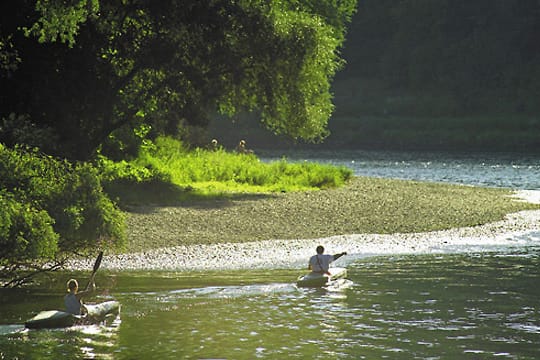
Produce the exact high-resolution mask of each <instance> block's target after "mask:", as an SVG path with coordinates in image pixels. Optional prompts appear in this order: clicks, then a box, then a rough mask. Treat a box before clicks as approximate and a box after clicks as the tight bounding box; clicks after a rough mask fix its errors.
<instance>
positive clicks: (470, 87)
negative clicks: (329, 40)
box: [329, 0, 540, 151]
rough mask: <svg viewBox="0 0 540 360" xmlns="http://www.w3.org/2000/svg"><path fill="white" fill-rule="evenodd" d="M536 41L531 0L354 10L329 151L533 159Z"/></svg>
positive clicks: (374, 0) (387, 1)
mask: <svg viewBox="0 0 540 360" xmlns="http://www.w3.org/2000/svg"><path fill="white" fill-rule="evenodd" d="M538 39H540V2H539V1H537V0H475V1H467V0H405V1H393V0H364V1H361V2H360V4H359V8H358V12H357V14H356V15H355V17H354V18H353V22H352V24H351V28H350V30H349V34H348V40H347V43H346V48H345V49H344V57H345V58H346V60H347V62H348V64H347V66H346V68H345V69H344V71H342V72H341V73H340V74H338V77H337V79H336V82H335V93H336V101H335V103H336V108H337V111H336V113H335V116H334V120H333V121H331V124H330V128H331V130H332V131H333V133H334V135H337V136H332V137H331V138H329V143H330V145H332V144H334V145H336V146H337V145H340V146H349V147H351V146H367V147H370V146H371V147H385V148H388V147H392V148H413V149H414V148H435V149H456V148H461V149H477V150H505V151H538V150H540V142H539V140H538V138H539V136H538V135H540V119H539V118H538V115H539V113H540V102H539V101H538V99H539V98H540V46H539V45H540V44H539V43H538ZM351 128H352V130H353V131H352V132H353V133H356V136H355V137H354V138H353V137H350V136H349V137H347V135H348V134H350V133H351Z"/></svg>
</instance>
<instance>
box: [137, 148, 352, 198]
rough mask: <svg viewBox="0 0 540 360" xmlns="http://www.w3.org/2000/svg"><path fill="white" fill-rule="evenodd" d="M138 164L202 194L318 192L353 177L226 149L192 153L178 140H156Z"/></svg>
mask: <svg viewBox="0 0 540 360" xmlns="http://www.w3.org/2000/svg"><path fill="white" fill-rule="evenodd" d="M135 163H136V164H137V165H138V166H141V167H144V168H149V169H157V170H158V171H159V172H161V173H164V174H166V175H167V176H170V180H171V182H172V183H173V184H176V185H178V186H183V187H185V186H191V187H192V188H194V189H197V190H199V191H202V192H214V191H229V192H276V191H285V192H287V191H296V190H314V189H323V188H329V187H337V186H341V185H343V184H344V183H345V181H347V180H348V179H349V178H350V177H351V176H352V171H351V170H350V169H347V168H345V167H334V166H329V165H321V164H317V163H304V164H292V163H288V162H287V161H286V160H280V161H277V162H273V163H265V162H262V161H261V160H260V159H259V158H258V157H257V156H256V155H254V154H239V153H233V152H227V151H225V150H224V149H222V148H218V149H215V150H206V149H201V148H196V149H194V150H190V151H189V150H187V149H186V148H185V147H183V146H182V144H181V143H180V142H179V141H178V140H174V139H171V138H166V137H161V138H158V139H156V141H155V146H154V147H146V148H144V149H142V150H141V153H140V155H139V157H138V158H137V159H136V160H135Z"/></svg>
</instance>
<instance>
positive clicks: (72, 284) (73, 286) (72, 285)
mask: <svg viewBox="0 0 540 360" xmlns="http://www.w3.org/2000/svg"><path fill="white" fill-rule="evenodd" d="M67 289H68V291H69V292H76V291H77V290H78V289H79V283H78V282H77V280H75V279H69V280H68V282H67Z"/></svg>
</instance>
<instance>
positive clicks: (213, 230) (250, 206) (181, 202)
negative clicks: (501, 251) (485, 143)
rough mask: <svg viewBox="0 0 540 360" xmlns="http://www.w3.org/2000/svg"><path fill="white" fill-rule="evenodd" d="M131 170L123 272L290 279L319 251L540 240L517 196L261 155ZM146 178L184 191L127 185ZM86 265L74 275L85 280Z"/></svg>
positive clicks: (188, 157) (166, 161)
mask: <svg viewBox="0 0 540 360" xmlns="http://www.w3.org/2000/svg"><path fill="white" fill-rule="evenodd" d="M174 154H176V155H174ZM179 155H180V156H179ZM130 166H131V168H129V166H128V167H127V168H129V169H130V171H128V172H127V173H126V174H131V175H127V176H123V177H120V180H121V181H120V182H119V183H117V186H115V185H114V183H113V182H110V183H109V191H112V192H113V193H115V192H116V194H118V196H119V198H121V199H122V200H121V204H122V207H123V209H124V211H126V215H127V216H126V225H127V226H126V228H127V245H126V247H125V248H124V249H122V250H121V251H117V252H116V253H115V254H111V255H109V256H108V257H106V259H107V260H105V262H104V264H105V267H108V268H111V269H117V270H122V269H131V270H134V269H139V270H144V269H153V270H166V269H173V270H175V271H183V270H193V269H199V270H201V269H218V270H219V268H220V266H221V267H226V266H230V267H231V269H235V268H245V267H247V268H251V267H258V266H263V267H269V268H280V267H288V266H290V265H291V264H296V265H300V264H303V260H301V259H304V258H305V257H306V256H309V254H311V253H312V252H313V249H314V248H315V246H316V245H318V243H319V242H324V243H325V244H326V245H327V247H328V249H329V251H332V250H336V251H341V250H340V249H341V248H344V250H347V251H348V252H349V253H350V254H355V253H356V254H359V253H365V252H366V251H368V252H373V253H380V252H383V253H386V252H388V251H396V252H399V251H402V250H403V249H409V250H411V249H414V248H417V249H425V248H426V247H430V246H432V245H433V244H434V243H437V244H439V245H443V244H444V243H445V242H446V243H448V241H447V240H442V239H452V240H451V241H450V243H455V242H456V241H461V240H462V239H463V238H464V237H467V236H474V237H475V238H477V239H483V240H480V242H482V241H485V242H486V243H489V242H490V241H492V240H493V239H495V238H498V237H504V236H505V234H508V233H515V232H516V231H526V230H527V229H535V226H537V225H535V224H537V223H538V222H539V221H538V219H539V218H540V216H539V214H540V203H538V204H535V203H531V202H527V201H517V199H516V198H515V197H513V196H514V195H515V192H514V191H512V190H511V189H500V188H481V187H472V186H463V185H452V184H442V183H430V182H418V181H405V180H392V179H380V178H367V177H355V176H352V172H351V171H350V170H349V169H346V168H336V167H332V166H327V165H320V164H313V163H304V164H290V163H287V161H286V159H282V160H281V161H278V162H275V163H271V164H263V163H261V162H260V161H259V160H258V158H257V157H256V156H255V155H252V154H238V153H234V152H228V151H224V150H223V149H222V148H213V149H212V148H211V149H205V150H204V149H197V150H196V151H193V150H191V151H188V150H186V149H184V148H183V147H182V144H181V143H178V142H177V141H174V140H171V139H164V138H162V139H157V141H156V142H155V147H152V148H149V149H146V150H143V151H142V152H141V153H140V154H139V157H138V158H137V159H135V160H133V161H132V162H131V163H130ZM141 168H144V169H154V170H153V172H154V173H158V174H161V175H160V176H161V178H164V179H168V180H169V182H168V184H169V185H170V184H173V185H174V186H173V187H172V188H171V187H170V186H169V187H163V183H160V182H159V181H158V182H155V181H153V179H151V181H148V179H142V181H135V182H134V181H128V182H127V183H126V181H125V180H126V179H127V180H129V179H131V180H133V176H132V174H133V172H134V171H136V169H141ZM113 172H114V173H115V174H119V173H121V171H119V169H115V170H114V171H113ZM116 179H117V180H118V179H119V177H118V175H116ZM299 184H300V185H299ZM141 186H142V187H141ZM106 188H107V186H106ZM528 195H529V196H528V198H529V199H530V197H531V196H530V195H531V194H528ZM535 221H536V222H535ZM536 228H537V227H536ZM462 232H463V236H461V235H456V234H461V233H462ZM471 232H472V233H471ZM467 234H469V235H467ZM470 234H473V235H470ZM364 246H365V247H366V249H367V250H365V249H364V250H362V249H363V247H364ZM392 249H393V250H392ZM353 257H354V256H352V257H349V258H353ZM304 260H305V259H304ZM81 261H82V263H81V262H80V261H79V260H77V261H73V262H71V263H70V264H69V265H68V266H72V267H73V266H74V267H75V268H78V267H81V266H82V267H81V268H83V269H84V260H81ZM225 264H227V265H225ZM302 266H303V265H302Z"/></svg>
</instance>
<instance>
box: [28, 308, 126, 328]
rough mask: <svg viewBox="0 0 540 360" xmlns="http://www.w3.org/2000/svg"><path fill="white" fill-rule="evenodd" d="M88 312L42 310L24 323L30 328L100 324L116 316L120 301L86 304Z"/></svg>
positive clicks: (118, 311)
mask: <svg viewBox="0 0 540 360" xmlns="http://www.w3.org/2000/svg"><path fill="white" fill-rule="evenodd" d="M84 306H85V308H86V309H87V313H86V314H84V315H73V314H71V313H68V312H65V311H60V310H47V311H42V312H40V313H39V314H37V315H36V316H34V317H33V318H31V319H30V320H28V321H26V322H25V323H24V326H26V327H27V328H29V329H46V328H63V327H69V326H73V325H85V324H98V323H100V322H102V321H104V320H106V319H107V318H115V317H116V315H118V314H119V313H120V303H119V302H118V301H106V302H102V303H99V304H93V305H92V304H85V305H84Z"/></svg>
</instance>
